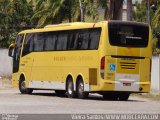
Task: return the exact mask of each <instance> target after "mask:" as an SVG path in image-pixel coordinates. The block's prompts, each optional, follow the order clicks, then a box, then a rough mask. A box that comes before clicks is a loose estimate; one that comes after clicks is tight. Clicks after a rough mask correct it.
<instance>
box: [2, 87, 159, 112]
mask: <svg viewBox="0 0 160 120" xmlns="http://www.w3.org/2000/svg"><path fill="white" fill-rule="evenodd" d="M2 113H8V114H24V113H25V114H61V113H62V114H63V113H65V114H67V113H68V114H74V113H75V114H76V113H79V114H83V113H96V114H98V113H104V114H107V113H160V102H159V101H151V100H148V99H144V98H138V97H133V96H131V97H130V98H129V101H104V100H103V99H102V97H101V96H98V95H90V97H89V98H88V99H87V100H81V99H69V98H66V97H65V96H64V97H57V96H56V94H54V92H53V91H35V92H34V93H33V95H21V94H20V93H19V91H18V90H17V89H5V90H0V114H2Z"/></svg>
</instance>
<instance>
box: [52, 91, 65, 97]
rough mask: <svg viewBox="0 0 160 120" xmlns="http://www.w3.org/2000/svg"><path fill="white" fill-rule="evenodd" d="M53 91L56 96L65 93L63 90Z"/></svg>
mask: <svg viewBox="0 0 160 120" xmlns="http://www.w3.org/2000/svg"><path fill="white" fill-rule="evenodd" d="M55 93H56V95H57V96H63V95H65V93H66V91H65V90H55Z"/></svg>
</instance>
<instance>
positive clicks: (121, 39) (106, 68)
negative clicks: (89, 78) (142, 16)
mask: <svg viewBox="0 0 160 120" xmlns="http://www.w3.org/2000/svg"><path fill="white" fill-rule="evenodd" d="M107 29H108V30H107V31H108V34H107V35H106V38H107V39H106V42H107V43H106V48H104V49H105V54H104V56H102V58H101V78H103V85H101V89H103V90H104V91H106V90H107V91H111V92H104V93H103V96H104V98H112V99H114V98H115V99H116V98H117V97H118V98H119V99H120V100H127V99H128V97H129V95H130V93H134V92H135V93H137V92H138V93H145V92H149V91H150V79H151V78H150V77H151V76H150V73H151V55H152V46H151V45H152V43H151V37H152V36H151V30H150V27H149V26H148V25H146V24H143V23H137V22H119V21H109V22H108V27H107Z"/></svg>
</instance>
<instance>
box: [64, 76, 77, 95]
mask: <svg viewBox="0 0 160 120" xmlns="http://www.w3.org/2000/svg"><path fill="white" fill-rule="evenodd" d="M66 93H67V97H68V98H74V97H75V92H74V84H73V79H72V78H71V77H69V78H68V80H67V83H66Z"/></svg>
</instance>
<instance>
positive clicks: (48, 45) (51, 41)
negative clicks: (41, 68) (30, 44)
mask: <svg viewBox="0 0 160 120" xmlns="http://www.w3.org/2000/svg"><path fill="white" fill-rule="evenodd" d="M45 36H46V40H45V46H44V50H45V51H52V50H55V44H56V39H57V36H56V34H55V33H53V32H48V33H46V35H45Z"/></svg>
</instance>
